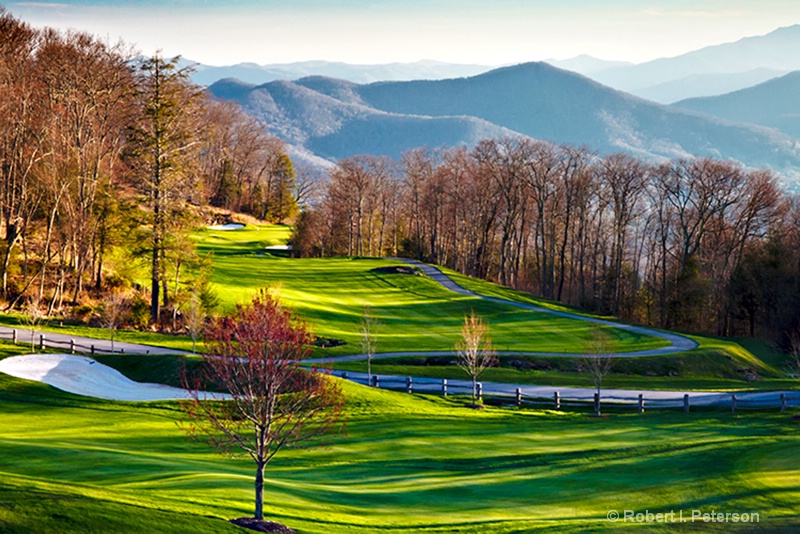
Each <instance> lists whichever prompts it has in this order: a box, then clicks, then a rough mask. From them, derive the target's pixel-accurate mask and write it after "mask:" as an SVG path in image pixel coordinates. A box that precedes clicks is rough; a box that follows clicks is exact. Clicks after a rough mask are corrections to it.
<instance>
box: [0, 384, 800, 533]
mask: <svg viewBox="0 0 800 534" xmlns="http://www.w3.org/2000/svg"><path fill="white" fill-rule="evenodd" d="M345 393H346V395H347V398H348V404H347V409H346V415H347V433H346V434H342V435H337V436H335V437H333V439H332V441H331V445H330V446H329V447H327V448H323V447H319V446H313V447H311V448H308V449H304V450H292V451H286V453H285V454H282V455H280V456H278V457H277V459H276V460H275V462H274V463H273V464H272V465H271V466H270V467H269V468H268V469H267V491H266V503H267V504H266V510H267V515H268V516H269V518H270V519H273V520H276V521H279V522H282V523H284V524H288V525H289V526H291V527H293V528H296V529H298V531H299V532H318V533H333V532H354V533H357V532H365V533H366V532H397V533H400V532H408V533H411V532H464V533H466V532H470V533H479V532H480V533H490V532H498V533H500V532H503V533H506V532H508V533H510V532H535V531H552V530H556V531H559V532H582V531H586V530H606V529H608V528H618V527H620V526H634V525H632V524H624V523H621V522H620V523H610V522H608V521H607V519H606V514H607V513H608V511H610V510H618V511H620V513H622V512H623V511H624V510H634V511H637V512H644V511H645V510H649V511H651V512H669V511H671V510H675V511H676V512H677V511H679V510H684V511H685V512H684V513H688V514H691V511H692V510H694V509H699V510H703V511H704V512H711V511H712V510H716V511H718V512H723V513H724V512H730V513H745V512H747V513H758V514H760V521H761V522H760V523H759V525H758V527H760V528H762V529H764V528H767V529H772V530H779V529H785V531H786V532H789V531H791V530H792V528H794V527H797V526H800V469H799V468H798V466H797V462H796V450H797V448H798V446H800V434H798V430H800V423H798V422H796V421H792V420H791V419H790V417H789V415H783V416H782V415H780V414H778V413H777V412H776V411H774V412H769V413H757V412H756V413H748V414H746V415H744V416H740V417H734V416H731V415H729V414H727V413H725V412H721V411H708V412H702V413H692V414H690V415H688V416H685V415H684V414H682V413H677V412H658V413H655V412H652V413H647V414H645V415H644V416H639V415H629V414H624V415H623V414H615V415H612V416H611V417H610V418H607V419H596V418H590V417H587V415H586V414H581V413H575V412H572V413H559V412H547V411H528V410H516V409H499V408H488V409H487V410H485V411H474V410H468V409H465V408H463V407H462V406H461V405H460V404H459V403H458V402H457V401H455V400H452V399H450V400H446V399H441V398H436V397H425V396H416V395H406V394H402V393H392V392H387V391H382V390H373V389H369V388H364V387H361V386H356V385H353V384H345ZM0 417H2V420H3V426H2V427H1V428H0V525H3V527H2V529H0V530H2V531H3V532H11V533H28V532H176V533H177V532H200V533H203V532H236V531H239V532H241V531H240V530H238V529H236V528H235V527H232V526H229V525H228V524H226V523H225V522H224V519H228V518H232V517H238V516H244V515H248V514H250V513H251V512H252V503H251V498H252V497H251V494H252V467H251V465H250V461H249V460H247V459H229V458H225V457H221V456H215V455H212V454H211V452H210V451H209V449H208V448H207V447H206V445H205V444H203V443H200V442H193V441H190V440H188V439H187V438H186V437H185V435H184V434H183V433H182V431H181V430H180V429H179V428H178V427H177V425H176V421H177V420H178V419H179V417H180V412H179V411H178V410H177V409H176V405H175V404H172V403H145V404H133V403H115V402H108V401H99V400H93V399H87V398H82V397H76V396H72V395H68V394H65V393H60V392H58V391H56V390H54V389H52V388H50V387H48V386H44V385H40V384H35V383H31V382H27V381H22V380H17V379H13V378H10V377H7V376H5V375H0ZM675 526H678V527H680V526H683V527H684V529H686V530H690V529H696V528H697V527H698V526H702V527H704V528H709V529H711V530H714V531H718V532H730V531H737V530H742V531H746V530H748V528H751V527H752V526H753V525H750V524H743V523H740V524H732V523H728V524H719V523H717V524H703V525H698V524H694V525H688V524H687V525H669V524H653V525H650V528H652V529H654V530H664V531H672V530H674V528H673V527H675Z"/></svg>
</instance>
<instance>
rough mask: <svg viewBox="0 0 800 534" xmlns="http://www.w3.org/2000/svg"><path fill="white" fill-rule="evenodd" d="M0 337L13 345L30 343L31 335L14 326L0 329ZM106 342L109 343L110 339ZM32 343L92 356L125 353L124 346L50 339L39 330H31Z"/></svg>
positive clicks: (27, 331)
mask: <svg viewBox="0 0 800 534" xmlns="http://www.w3.org/2000/svg"><path fill="white" fill-rule="evenodd" d="M0 339H8V340H10V341H11V342H12V343H14V344H15V345H16V344H31V335H30V331H29V330H17V329H16V328H10V329H5V328H4V329H0ZM98 341H106V340H98ZM106 342H107V343H110V341H106ZM32 344H33V345H35V346H37V347H39V350H44V349H45V348H48V349H57V350H63V349H66V350H68V351H69V353H70V354H75V353H76V352H80V353H85V354H91V355H92V356H93V355H95V354H125V349H124V348H119V349H113V350H112V349H110V348H105V347H102V346H100V345H99V344H98V345H95V344H89V345H85V344H83V343H78V342H76V341H75V340H74V339H69V340H58V339H50V338H48V337H47V332H39V331H33V342H32Z"/></svg>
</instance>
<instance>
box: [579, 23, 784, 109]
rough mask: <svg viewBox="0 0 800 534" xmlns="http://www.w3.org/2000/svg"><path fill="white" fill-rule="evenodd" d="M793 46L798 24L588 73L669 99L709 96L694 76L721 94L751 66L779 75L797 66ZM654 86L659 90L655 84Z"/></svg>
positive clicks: (742, 80) (737, 83) (618, 86)
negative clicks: (669, 87) (669, 56)
mask: <svg viewBox="0 0 800 534" xmlns="http://www.w3.org/2000/svg"><path fill="white" fill-rule="evenodd" d="M798 50H800V24H798V25H793V26H787V27H784V28H778V29H777V30H775V31H773V32H770V33H768V34H766V35H759V36H754V37H745V38H743V39H740V40H738V41H735V42H732V43H724V44H719V45H714V46H708V47H705V48H701V49H700V50H696V51H694V52H689V53H686V54H682V55H680V56H676V57H672V58H662V59H656V60H653V61H648V62H646V63H640V64H638V65H633V66H623V67H615V68H610V69H606V70H603V71H600V72H595V73H592V74H591V77H592V78H593V79H595V80H597V81H599V82H600V83H603V84H605V85H608V86H611V87H614V88H615V89H619V90H621V91H626V92H629V93H632V94H635V95H638V96H642V97H645V98H657V99H658V101H659V102H662V103H672V102H675V101H677V100H681V99H685V98H688V97H691V96H708V93H705V94H704V93H702V92H700V93H698V92H697V91H698V89H699V88H697V87H696V79H697V77H702V78H704V79H705V82H704V83H705V84H706V85H708V84H714V85H715V89H714V90H715V91H718V92H717V93H716V94H722V93H727V92H730V91H734V90H737V89H741V88H743V87H745V86H746V85H745V84H746V83H747V81H745V80H747V78H748V76H752V71H758V70H761V71H762V72H766V71H772V72H774V74H775V76H780V75H782V74H785V73H787V72H790V71H794V70H800V54H798V53H797V51H798ZM747 73H751V74H750V75H748V74H747ZM712 80H713V82H712ZM759 81H765V80H764V79H761V80H759ZM755 83H757V82H755ZM665 84H672V91H670V92H667V91H666V90H665V88H664V85H665ZM659 86H661V90H660V91H658V90H656V88H657V87H659ZM692 90H694V92H691V91H692ZM699 90H701V91H702V89H699Z"/></svg>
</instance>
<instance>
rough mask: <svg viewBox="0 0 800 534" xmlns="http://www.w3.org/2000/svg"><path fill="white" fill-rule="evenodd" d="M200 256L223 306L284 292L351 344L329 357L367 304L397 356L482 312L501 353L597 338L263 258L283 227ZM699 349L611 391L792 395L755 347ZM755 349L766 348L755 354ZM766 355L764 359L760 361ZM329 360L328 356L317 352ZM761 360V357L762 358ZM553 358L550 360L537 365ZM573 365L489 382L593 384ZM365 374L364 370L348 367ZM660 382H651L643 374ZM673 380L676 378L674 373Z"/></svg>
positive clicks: (356, 268)
mask: <svg viewBox="0 0 800 534" xmlns="http://www.w3.org/2000/svg"><path fill="white" fill-rule="evenodd" d="M196 236H197V240H198V247H199V249H200V251H201V252H202V253H206V254H209V253H211V254H213V255H214V267H215V274H214V278H213V279H214V282H215V284H216V287H217V289H218V291H219V294H220V296H221V297H222V299H223V302H224V303H225V305H226V306H232V305H234V304H235V303H239V302H245V301H246V300H247V299H248V298H250V297H251V296H252V295H253V291H254V290H255V288H258V287H264V286H268V285H273V286H278V287H279V288H280V292H281V295H282V296H283V298H284V299H285V300H286V301H287V302H288V303H289V305H291V306H292V307H293V308H294V309H295V310H297V311H298V313H299V314H300V315H302V316H303V317H305V318H306V319H307V320H308V321H309V323H311V324H312V326H313V328H314V329H315V331H316V333H317V334H318V335H320V336H325V337H332V338H336V339H342V340H345V341H346V344H345V345H344V346H340V347H335V348H329V349H325V350H324V351H323V350H318V353H324V354H325V355H331V356H335V355H340V354H351V353H354V352H360V346H359V335H358V328H359V321H360V317H361V314H362V312H363V306H364V305H366V304H369V305H371V306H372V308H373V312H374V314H375V315H377V316H378V317H379V320H380V321H381V323H382V328H381V331H380V333H379V340H378V345H379V347H378V350H379V352H390V351H396V350H448V349H452V348H453V346H454V344H455V342H456V340H457V338H458V332H459V328H460V325H461V317H462V316H463V314H464V313H468V312H469V310H470V309H475V310H476V311H478V312H479V313H481V314H482V315H483V316H484V317H485V318H486V320H487V321H488V322H489V324H490V326H491V333H492V338H493V341H494V344H495V346H496V347H497V348H498V349H501V350H508V349H510V350H514V349H517V350H532V351H552V352H562V351H563V352H580V351H581V350H582V349H583V347H584V343H585V341H586V339H587V338H588V337H589V336H590V328H591V327H590V326H588V325H586V324H584V323H581V322H579V321H574V320H570V319H562V318H557V317H552V316H549V315H547V314H537V313H534V312H529V311H524V310H518V309H514V308H512V307H508V306H503V305H500V304H494V303H489V302H483V301H480V300H479V299H475V298H471V297H465V296H461V295H457V294H455V293H452V292H449V291H447V290H445V289H443V288H441V287H440V286H439V285H438V284H435V283H434V282H432V281H431V280H429V279H427V278H423V277H412V276H408V275H401V274H378V273H375V272H374V271H373V269H375V268H376V267H385V266H389V265H394V264H395V262H392V261H390V260H378V259H349V258H330V259H288V258H282V257H277V256H273V255H269V254H263V247H265V246H266V245H269V244H275V243H279V242H281V240H282V239H285V238H286V236H287V233H286V232H285V227H274V226H263V227H260V229H258V230H257V229H256V227H252V226H248V227H247V229H245V230H241V231H235V232H214V231H208V230H203V231H200V232H198V233H197V234H196ZM444 271H445V272H446V273H447V274H448V275H450V276H452V277H453V278H454V279H455V280H456V281H457V282H458V283H459V284H461V285H462V286H464V287H466V288H468V289H471V290H474V291H476V292H478V293H480V294H483V295H489V296H495V297H501V298H505V299H508V300H514V301H518V302H525V303H531V304H538V305H541V306H543V307H546V308H550V309H557V310H568V311H572V312H575V313H580V312H576V311H575V310H571V309H568V308H566V307H564V306H562V305H560V304H557V303H552V302H547V301H542V300H541V299H536V298H534V297H532V296H531V295H530V294H527V293H524V292H521V291H515V290H512V289H509V288H505V287H502V286H498V285H496V284H492V283H489V282H485V281H482V280H477V279H474V278H469V277H467V276H464V275H461V274H458V273H456V272H454V271H450V270H447V269H444ZM610 331H611V332H613V333H614V334H616V335H617V336H619V337H618V338H617V343H618V345H619V347H620V349H619V350H632V349H642V348H647V347H653V346H659V345H662V344H663V343H662V342H661V340H657V339H654V338H647V337H645V338H642V337H640V336H633V335H631V334H629V333H626V332H624V331H621V330H610ZM695 339H696V340H697V341H698V343H699V344H700V347H699V348H698V349H697V350H695V351H692V352H691V353H687V354H685V355H681V356H670V357H662V358H651V359H643V360H641V361H623V360H619V361H618V363H617V372H618V374H617V375H614V376H611V377H609V379H608V381H607V385H609V386H614V387H633V388H643V387H648V388H653V389H658V388H662V389H665V388H666V389H672V388H687V389H721V388H753V387H756V388H790V387H796V385H795V383H794V382H793V381H786V380H783V379H782V377H783V376H784V372H783V371H784V370H783V368H782V363H781V356H780V355H779V354H774V353H768V352H765V351H763V350H760V349H761V348H762V347H758V346H756V345H754V344H752V343H751V344H749V345H748V347H749V348H750V350H746V349H744V348H743V347H742V346H741V345H739V344H737V343H735V342H732V341H727V340H721V339H713V338H707V337H696V338H695ZM756 349H759V351H757V350H756ZM762 353H763V354H762ZM320 355H322V354H320ZM762 355H763V356H764V357H763V358H762V357H761V356H762ZM539 360H540V361H542V360H544V361H547V360H548V359H544V358H542V359H539ZM376 363H377V365H379V366H380V371H383V372H387V373H395V374H402V375H417V376H419V375H427V376H442V377H459V376H460V371H459V370H457V369H446V368H439V369H437V368H431V367H425V368H421V367H416V366H405V365H403V366H391V365H390V364H391V363H395V364H396V363H398V362H376ZM574 365H575V364H574V362H573V361H564V360H562V361H561V362H559V361H558V360H557V359H552V358H551V359H549V366H550V367H551V368H552V370H550V371H522V372H520V371H515V370H511V369H503V370H489V371H488V372H487V374H486V375H485V376H484V377H483V379H484V380H486V381H491V380H496V381H513V382H520V383H541V384H558V385H562V384H563V385H588V383H589V381H588V377H585V376H582V375H581V374H580V373H575V372H574ZM341 367H342V368H347V369H353V370H360V369H362V368H363V367H364V364H360V363H350V364H341ZM743 369H753V370H755V371H756V372H757V373H758V374H759V375H761V376H762V377H765V378H768V379H769V380H767V381H762V382H758V383H756V384H752V383H748V382H745V381H744V380H743V376H744V374H743V373H742V370H743ZM653 371H655V374H657V375H659V376H657V377H648V376H644V375H646V374H653ZM670 372H671V374H673V375H677V376H667V375H669V374H670Z"/></svg>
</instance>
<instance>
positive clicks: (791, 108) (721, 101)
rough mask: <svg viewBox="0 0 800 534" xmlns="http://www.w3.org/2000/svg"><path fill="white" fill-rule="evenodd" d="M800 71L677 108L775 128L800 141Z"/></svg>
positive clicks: (693, 99)
mask: <svg viewBox="0 0 800 534" xmlns="http://www.w3.org/2000/svg"><path fill="white" fill-rule="evenodd" d="M799 95H800V71H795V72H791V73H789V74H787V75H785V76H781V77H780V78H775V79H772V80H769V81H767V82H764V83H761V84H758V85H756V86H754V87H749V88H746V89H742V90H740V91H735V92H732V93H728V94H726V95H721V96H715V97H706V98H692V99H689V100H682V101H680V102H676V103H675V104H674V107H676V108H682V109H687V110H692V111H698V112H701V113H707V114H709V115H714V116H715V117H720V118H722V119H726V120H730V121H736V122H747V123H752V124H758V125H761V126H767V127H769V128H775V129H777V130H780V131H782V132H784V133H785V134H787V135H790V136H792V137H794V138H796V139H800V96H799Z"/></svg>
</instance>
